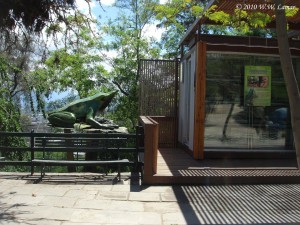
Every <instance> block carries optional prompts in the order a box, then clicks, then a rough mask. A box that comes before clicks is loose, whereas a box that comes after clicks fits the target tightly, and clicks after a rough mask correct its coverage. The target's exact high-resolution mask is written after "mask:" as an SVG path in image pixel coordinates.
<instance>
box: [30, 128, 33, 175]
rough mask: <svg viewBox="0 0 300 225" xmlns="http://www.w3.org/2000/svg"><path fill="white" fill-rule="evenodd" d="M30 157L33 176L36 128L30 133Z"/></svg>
mask: <svg viewBox="0 0 300 225" xmlns="http://www.w3.org/2000/svg"><path fill="white" fill-rule="evenodd" d="M30 159H31V169H30V171H31V176H32V175H33V174H34V165H33V160H34V130H31V133H30Z"/></svg>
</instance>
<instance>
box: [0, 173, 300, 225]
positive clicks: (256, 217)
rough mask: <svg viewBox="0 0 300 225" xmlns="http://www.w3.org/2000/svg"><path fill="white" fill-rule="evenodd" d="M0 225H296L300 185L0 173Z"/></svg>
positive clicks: (299, 220)
mask: <svg viewBox="0 0 300 225" xmlns="http://www.w3.org/2000/svg"><path fill="white" fill-rule="evenodd" d="M0 224H25V225H27V224H29V225H31V224H38V225H43V224H45V225H75V224H78V225H79V224H80V225H94V224H129V225H131V224H153V225H154V224H174V225H175V224H300V185H298V184H291V185H228V186H141V185H130V184H115V185H113V184H110V185H99V184H98V185H95V184H63V183H58V184H57V183H56V184H51V183H39V184H33V183H32V182H28V180H24V179H20V180H17V179H15V178H14V179H8V178H7V177H6V178H2V177H1V175H0Z"/></svg>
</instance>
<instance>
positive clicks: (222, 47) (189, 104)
mask: <svg viewBox="0 0 300 225" xmlns="http://www.w3.org/2000/svg"><path fill="white" fill-rule="evenodd" d="M244 39H245V40H244ZM249 40H250V38H249V37H226V36H225V37H217V38H216V37H215V36H210V35H206V36H205V35H203V36H202V40H198V42H197V43H195V44H194V45H192V47H191V48H190V49H189V51H188V52H187V53H186V54H184V56H183V57H182V59H181V76H180V85H179V86H180V102H179V133H178V137H179V142H180V143H181V144H182V145H183V146H185V147H186V148H187V149H189V150H190V151H191V152H192V154H193V155H194V158H204V157H205V155H206V153H207V152H210V151H217V152H222V151H227V152H233V153H234V152H248V153H251V152H253V153H257V152H258V151H266V152H276V151H277V152H280V151H294V143H293V134H292V133H293V132H292V128H291V122H290V112H289V101H288V96H287V91H286V86H285V82H284V77H283V74H282V69H281V64H280V58H279V53H278V48H277V42H276V40H275V39H265V38H255V37H253V38H251V44H248V45H245V44H244V43H243V41H244V42H245V43H246V42H248V41H249ZM264 42H265V43H264ZM262 43H263V44H262ZM291 46H292V48H293V51H292V55H293V64H294V69H295V74H296V76H297V78H298V80H300V54H299V53H300V51H299V48H298V46H299V41H293V42H291ZM254 150H255V151H254Z"/></svg>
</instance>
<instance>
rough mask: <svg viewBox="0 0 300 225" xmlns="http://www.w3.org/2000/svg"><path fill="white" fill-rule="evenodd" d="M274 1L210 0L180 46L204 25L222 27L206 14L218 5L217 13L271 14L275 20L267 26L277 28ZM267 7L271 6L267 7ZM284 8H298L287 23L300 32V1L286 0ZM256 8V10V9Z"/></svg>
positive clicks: (188, 40) (292, 29) (288, 18)
mask: <svg viewBox="0 0 300 225" xmlns="http://www.w3.org/2000/svg"><path fill="white" fill-rule="evenodd" d="M272 2H273V1H272V0H210V1H209V2H208V4H207V5H206V7H205V9H204V11H203V14H202V16H200V17H198V18H197V20H196V21H195V22H194V23H193V24H192V26H190V28H189V29H188V30H187V32H186V33H185V35H184V36H183V38H182V39H181V41H180V45H185V44H188V43H189V42H190V41H191V40H192V39H193V38H194V37H195V35H196V34H197V33H198V31H199V29H200V27H201V25H203V24H211V25H212V24H215V25H220V24H218V23H216V22H215V21H211V20H209V19H208V18H207V17H206V16H205V14H206V12H208V10H209V9H210V8H211V7H212V6H214V5H216V6H217V8H216V9H215V12H218V11H223V12H225V13H228V14H231V15H232V14H233V13H234V11H235V9H237V8H238V9H242V10H246V11H247V9H248V11H249V10H251V12H263V13H267V14H269V15H270V16H271V17H273V18H274V19H273V20H272V22H270V23H269V24H267V28H276V23H275V10H274V7H271V6H272V5H274V4H273V3H272ZM267 5H271V6H268V7H266V6H267ZM283 7H290V8H293V7H296V8H298V9H299V10H298V12H297V13H296V14H295V15H294V16H293V17H287V22H288V24H289V29H290V30H291V31H300V0H284V6H283ZM254 8H256V9H254Z"/></svg>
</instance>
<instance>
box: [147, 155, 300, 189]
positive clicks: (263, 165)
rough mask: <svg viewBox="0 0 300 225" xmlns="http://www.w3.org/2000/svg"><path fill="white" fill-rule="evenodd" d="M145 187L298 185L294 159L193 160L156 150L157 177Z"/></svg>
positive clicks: (185, 156) (299, 172)
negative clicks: (176, 185) (169, 185)
mask: <svg viewBox="0 0 300 225" xmlns="http://www.w3.org/2000/svg"><path fill="white" fill-rule="evenodd" d="M145 183H147V184H203V185H208V184H209V185H220V184H274V183H275V184H282V183H300V171H299V170H298V169H297V163H296V159H295V160H294V159H259V160H258V159H205V160H194V159H193V158H192V157H191V156H190V155H189V154H187V153H186V152H185V151H184V150H182V149H159V150H158V154H157V173H156V174H154V175H153V176H151V177H147V179H146V182H145Z"/></svg>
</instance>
